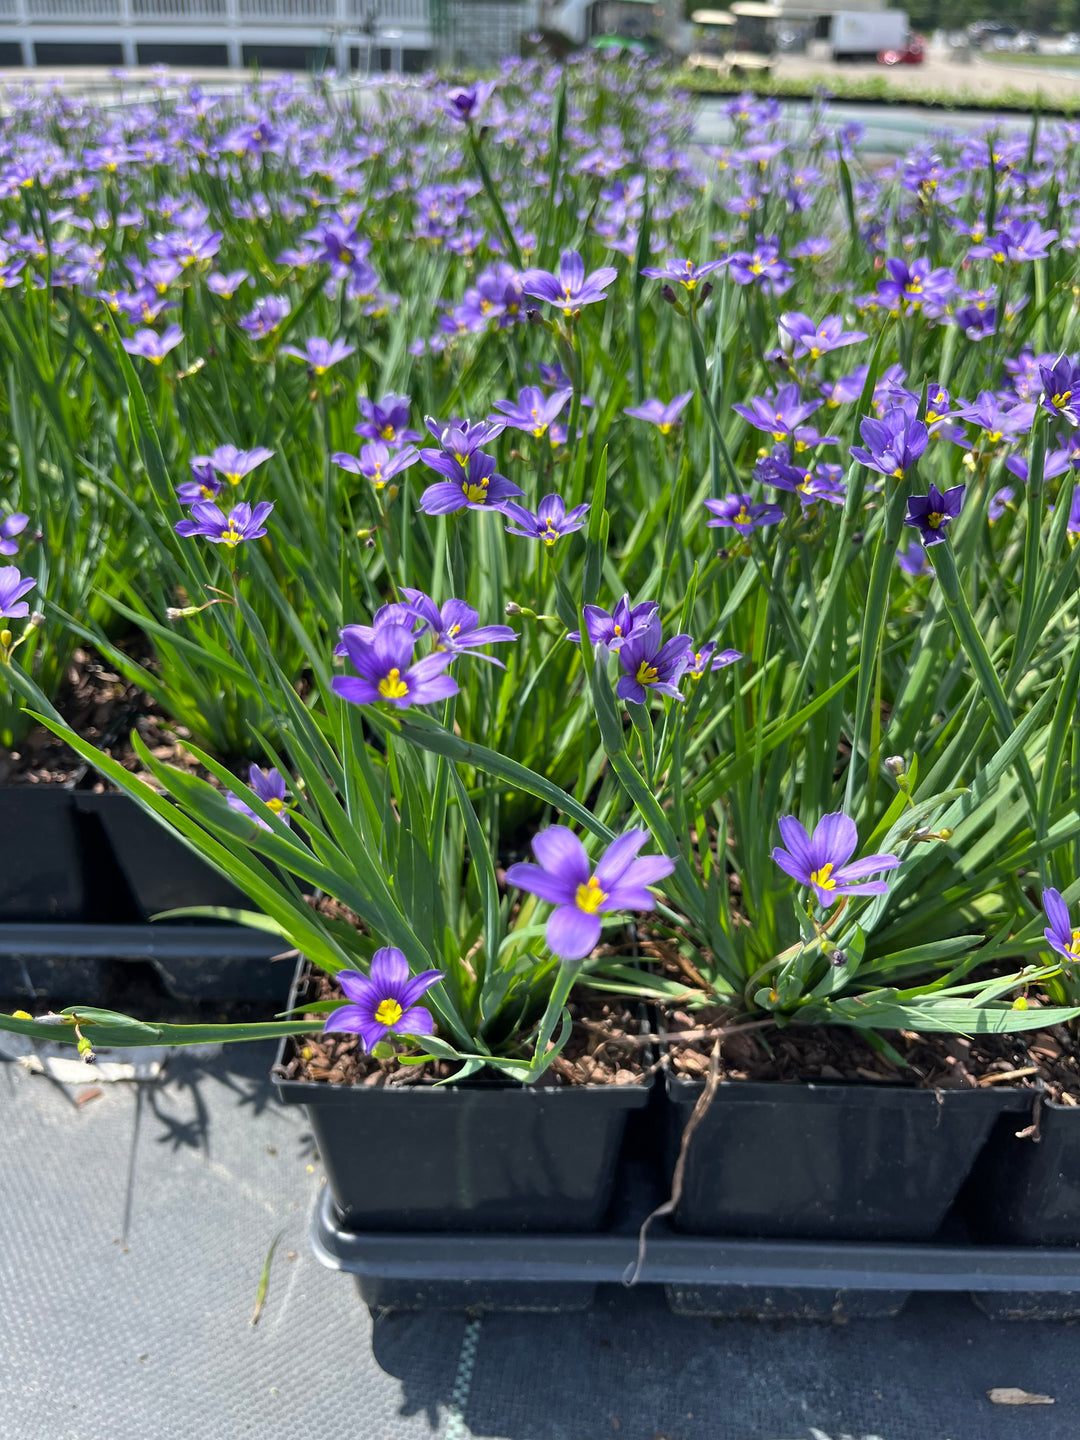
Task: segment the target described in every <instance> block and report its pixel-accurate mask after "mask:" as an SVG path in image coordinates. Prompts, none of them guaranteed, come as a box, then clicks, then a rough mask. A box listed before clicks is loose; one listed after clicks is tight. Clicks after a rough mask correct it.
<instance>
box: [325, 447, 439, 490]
mask: <svg viewBox="0 0 1080 1440" xmlns="http://www.w3.org/2000/svg"><path fill="white" fill-rule="evenodd" d="M330 459H331V460H333V462H334V464H335V465H340V467H341V468H342V470H348V471H350V472H351V473H352V474H353V475H363V476H364V477H365V479H368V480H370V481H371V483H372V484H373V485H374V486H375V489H376V490H381V489H382V488H383V486H384V485H385V484H387V483H388V481H390V480H392V479H393V478H394V476H395V475H400V474H401V473H402V472H403V471H405V470H408V468H409V466H410V465H415V464H416V462H417V460H419V459H420V452H419V450H417V448H416V446H415V445H406V446H405V448H404V450H398V451H396V452H394V451H392V450H391V449H390V448H389V446H387V445H384V444H383V443H382V441H381V440H376V441H374V442H373V443H372V444H371V445H362V446H361V447H360V458H359V459H357V458H356V456H355V455H349V454H347V453H346V452H345V451H344V450H335V451H334V453H333V454H332V455H331V456H330Z"/></svg>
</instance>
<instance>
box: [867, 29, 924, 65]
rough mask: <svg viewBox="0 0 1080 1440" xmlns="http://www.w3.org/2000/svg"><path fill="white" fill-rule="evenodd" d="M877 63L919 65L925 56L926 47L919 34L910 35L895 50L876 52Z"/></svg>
mask: <svg viewBox="0 0 1080 1440" xmlns="http://www.w3.org/2000/svg"><path fill="white" fill-rule="evenodd" d="M877 58H878V64H879V65H921V64H922V63H923V60H924V59H925V58H926V47H925V46H924V45H923V41H922V37H921V36H920V35H912V36H911V38H910V39H909V40H908V42H907V44H906V45H902V46H900V47H899V48H898V49H895V50H881V51H879V52H878V57H877Z"/></svg>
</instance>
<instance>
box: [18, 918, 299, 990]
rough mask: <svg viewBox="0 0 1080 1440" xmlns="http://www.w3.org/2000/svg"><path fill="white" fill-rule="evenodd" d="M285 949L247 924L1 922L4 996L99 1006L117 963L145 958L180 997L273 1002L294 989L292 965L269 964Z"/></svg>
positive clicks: (168, 987)
mask: <svg viewBox="0 0 1080 1440" xmlns="http://www.w3.org/2000/svg"><path fill="white" fill-rule="evenodd" d="M282 948H283V942H282V941H281V939H280V938H278V937H277V936H274V935H268V934H266V933H265V932H264V931H261V930H249V929H246V928H245V927H244V926H241V925H202V924H193V925H183V924H168V923H162V924H158V925H149V924H139V923H133V924H130V925H93V924H79V923H77V922H72V923H60V924H48V923H46V924H34V923H29V922H28V923H20V924H4V923H2V922H0V995H4V996H11V997H22V996H26V997H36V996H49V997H57V996H65V997H69V998H70V999H71V1000H72V1001H74V1002H76V1003H80V1002H81V1003H82V1004H86V1005H91V1004H99V1003H101V1001H102V999H103V998H106V989H107V967H108V966H109V965H110V963H111V962H112V961H124V960H127V961H130V960H143V961H146V962H148V963H149V964H150V965H151V966H152V967H153V969H154V970H155V971H156V972H157V974H158V976H159V977H160V979H161V982H162V984H163V986H164V987H165V989H166V990H167V991H168V993H169V994H170V995H171V996H173V998H174V999H177V1000H239V1001H244V1000H247V1001H260V1002H261V1001H267V1002H272V1001H275V1000H277V999H279V998H283V997H284V995H285V993H286V989H287V977H288V973H289V972H288V969H287V968H286V967H284V966H283V965H271V964H270V963H269V961H270V958H271V956H273V955H278V954H280V953H281V951H282Z"/></svg>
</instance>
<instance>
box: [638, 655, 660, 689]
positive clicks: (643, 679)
mask: <svg viewBox="0 0 1080 1440" xmlns="http://www.w3.org/2000/svg"><path fill="white" fill-rule="evenodd" d="M634 678H635V680H636V681H637V682H638V684H639V685H652V684H653V683H654V682H655V681H657V680H659V678H660V672H659V670H657V668H656V666H655V665H650V664H649V662H648V661H647V660H642V662H641V664H640V665H639V666H638V668H637V674H636V675H635V677H634Z"/></svg>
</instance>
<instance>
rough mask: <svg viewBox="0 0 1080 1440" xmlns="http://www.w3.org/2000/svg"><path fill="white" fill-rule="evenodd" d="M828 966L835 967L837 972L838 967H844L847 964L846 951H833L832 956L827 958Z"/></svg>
mask: <svg viewBox="0 0 1080 1440" xmlns="http://www.w3.org/2000/svg"><path fill="white" fill-rule="evenodd" d="M829 964H830V965H835V966H836V968H837V969H838V970H839V969H840V967H841V966H842V965H846V964H847V951H846V950H834V951H833V952H832V954H831V955H830V956H829Z"/></svg>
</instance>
